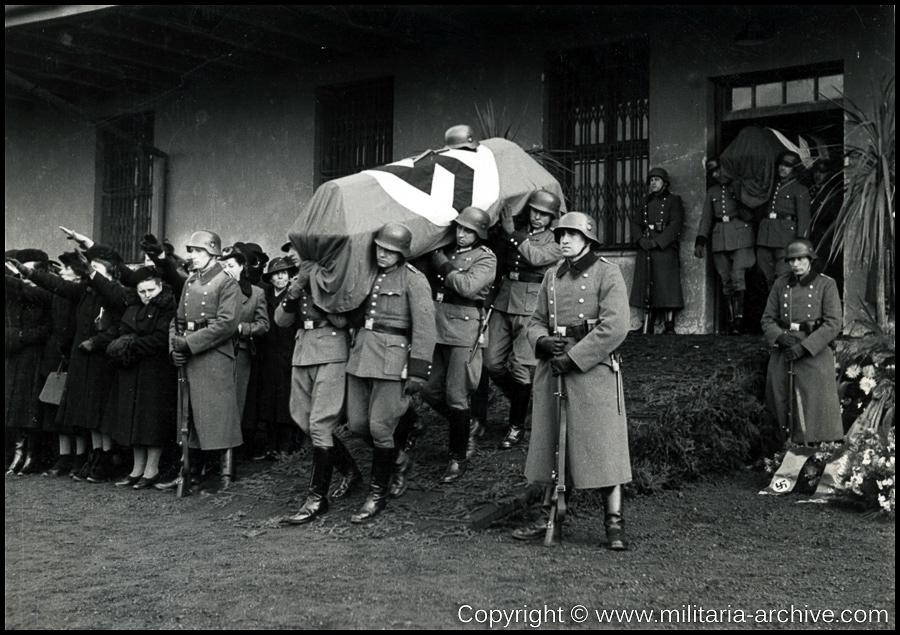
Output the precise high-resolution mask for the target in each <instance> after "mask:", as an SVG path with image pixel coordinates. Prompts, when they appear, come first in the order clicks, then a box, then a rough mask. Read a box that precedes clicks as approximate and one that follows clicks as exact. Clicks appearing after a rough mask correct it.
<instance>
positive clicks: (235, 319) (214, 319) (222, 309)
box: [154, 231, 243, 489]
mask: <svg viewBox="0 0 900 635" xmlns="http://www.w3.org/2000/svg"><path fill="white" fill-rule="evenodd" d="M187 251H188V258H189V259H190V261H191V264H192V273H191V275H190V276H189V277H188V279H187V280H186V281H185V283H184V290H183V291H182V293H181V300H180V302H179V303H178V311H177V312H176V314H175V320H174V321H173V322H172V325H171V327H170V329H169V351H170V356H171V358H172V361H173V362H174V363H175V365H176V366H185V367H186V368H187V379H188V382H189V384H190V387H191V398H190V407H191V415H192V422H193V425H192V428H191V442H190V443H191V447H199V448H200V449H201V450H208V451H213V450H224V451H225V452H224V455H225V456H224V461H223V462H222V463H223V464H222V482H223V485H228V484H229V483H230V482H231V479H232V478H233V476H234V456H233V452H232V451H231V450H232V448H234V447H237V446H239V445H241V443H242V437H241V415H240V412H239V410H238V399H237V393H236V389H235V377H234V367H235V357H236V353H237V347H236V338H237V333H238V326H239V325H240V323H241V299H242V298H243V294H242V293H241V287H240V286H239V285H238V281H237V280H235V279H234V278H232V277H230V276H228V275H226V274H225V272H224V271H223V270H222V263H220V262H219V261H218V260H217V259H216V258H218V257H219V256H221V255H222V240H221V239H220V238H219V236H218V235H217V234H214V233H212V232H208V231H196V232H194V233H193V234H192V235H191V238H190V240H189V241H188V243H187ZM179 478H180V477H179ZM177 485H178V479H177V478H176V479H175V480H174V481H171V482H167V483H157V484H156V485H155V486H154V487H156V488H157V489H172V488H174V487H176V486H177Z"/></svg>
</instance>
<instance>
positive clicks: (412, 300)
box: [347, 223, 435, 523]
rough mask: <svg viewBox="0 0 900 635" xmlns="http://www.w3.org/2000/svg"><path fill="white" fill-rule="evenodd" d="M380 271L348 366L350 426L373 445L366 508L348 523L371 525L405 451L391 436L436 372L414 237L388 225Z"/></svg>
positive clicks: (378, 239) (429, 306)
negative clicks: (411, 400) (413, 249)
mask: <svg viewBox="0 0 900 635" xmlns="http://www.w3.org/2000/svg"><path fill="white" fill-rule="evenodd" d="M374 242H375V257H376V261H377V264H378V272H377V273H376V275H375V280H374V281H373V283H372V288H371V290H370V291H369V294H368V295H367V296H366V300H365V302H363V304H362V306H361V307H360V311H359V314H358V316H354V318H355V319H359V318H361V320H362V321H361V322H360V323H359V328H358V330H357V331H356V333H355V336H354V340H353V343H352V345H351V347H350V359H349V360H348V362H347V421H348V424H349V426H350V431H351V432H352V433H353V434H355V435H357V436H360V437H362V438H363V439H365V440H366V441H367V442H369V443H370V444H372V445H373V447H374V450H373V453H372V476H371V481H370V484H369V494H368V496H367V498H366V502H365V503H364V504H363V506H362V507H361V508H360V509H359V511H357V513H356V514H354V515H353V516H351V517H350V522H352V523H362V522H366V521H368V520H371V519H372V518H374V517H375V516H377V515H378V514H380V513H381V512H382V511H384V508H385V507H386V506H387V497H388V487H389V484H390V480H391V472H392V471H393V470H394V466H395V464H396V461H397V456H398V451H399V450H400V448H398V447H397V444H396V443H395V441H394V432H395V430H396V428H397V424H398V422H399V420H400V417H401V416H402V415H403V414H404V413H405V412H406V410H407V408H408V407H409V395H411V394H415V393H417V392H420V391H421V390H422V388H423V387H424V386H425V383H426V380H427V378H428V374H429V372H430V370H431V356H432V354H433V352H434V340H435V326H434V305H433V303H432V301H431V290H430V288H429V286H428V280H427V278H425V274H423V273H422V272H420V271H419V270H417V269H416V268H415V267H413V266H412V265H410V264H408V263H407V262H406V259H407V258H408V257H409V254H410V247H411V245H412V233H411V232H410V230H409V228H408V227H407V226H406V225H403V224H401V223H387V224H386V225H385V226H384V227H382V228H381V229H380V230H379V231H378V233H377V234H376V236H375V241H374Z"/></svg>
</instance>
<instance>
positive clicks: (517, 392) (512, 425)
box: [498, 382, 531, 450]
mask: <svg viewBox="0 0 900 635" xmlns="http://www.w3.org/2000/svg"><path fill="white" fill-rule="evenodd" d="M530 399H531V384H520V383H518V382H516V383H515V386H514V387H513V388H512V393H511V396H510V399H509V428H508V429H507V431H506V436H505V437H503V440H502V441H501V442H500V445H499V446H498V448H499V449H500V450H509V449H511V448H514V447H515V446H517V445H519V443H521V442H522V439H523V438H524V437H525V418H526V417H527V416H528V401H529V400H530Z"/></svg>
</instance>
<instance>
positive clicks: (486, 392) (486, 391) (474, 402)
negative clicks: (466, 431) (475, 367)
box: [469, 368, 491, 430]
mask: <svg viewBox="0 0 900 635" xmlns="http://www.w3.org/2000/svg"><path fill="white" fill-rule="evenodd" d="M490 397H491V379H490V375H488V372H487V370H485V369H483V368H482V369H481V381H480V382H478V387H477V388H476V389H475V392H473V393H472V397H471V399H470V400H469V403H470V406H471V409H472V424H473V425H474V423H475V421H476V420H477V421H478V422H479V424H480V425H481V426H482V430H484V427H483V426H486V425H487V420H488V406H489V405H490Z"/></svg>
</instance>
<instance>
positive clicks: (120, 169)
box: [97, 115, 161, 262]
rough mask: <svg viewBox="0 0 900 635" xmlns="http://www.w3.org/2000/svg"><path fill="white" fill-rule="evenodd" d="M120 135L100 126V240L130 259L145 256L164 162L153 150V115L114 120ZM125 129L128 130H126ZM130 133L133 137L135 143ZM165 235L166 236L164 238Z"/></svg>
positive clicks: (139, 258)
mask: <svg viewBox="0 0 900 635" xmlns="http://www.w3.org/2000/svg"><path fill="white" fill-rule="evenodd" d="M112 125H113V126H115V128H116V130H118V131H119V132H120V134H113V133H111V132H110V131H109V130H108V129H105V128H100V129H99V130H98V134H97V138H98V157H99V159H100V166H99V167H100V170H99V174H100V176H101V183H100V193H99V199H100V238H99V242H102V243H103V244H104V245H107V246H109V247H112V248H113V249H115V250H116V251H118V252H119V254H120V255H121V256H122V258H123V259H124V260H125V262H138V261H140V260H143V253H142V252H141V247H140V241H141V238H142V237H143V236H144V234H147V233H150V232H152V231H153V229H154V225H153V212H154V208H155V202H156V201H155V198H154V186H155V185H156V181H158V180H159V178H161V177H158V176H157V171H158V169H159V167H158V166H159V165H160V164H159V162H158V161H156V160H155V159H154V156H153V155H152V154H151V153H150V152H148V151H147V147H148V146H152V142H153V118H152V116H151V115H137V116H133V117H124V118H119V119H117V120H116V121H114V122H112ZM121 133H125V134H121ZM127 136H133V138H134V141H133V142H132V141H130V140H128V139H127V138H126V137H127ZM160 238H161V237H160Z"/></svg>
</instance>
